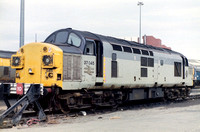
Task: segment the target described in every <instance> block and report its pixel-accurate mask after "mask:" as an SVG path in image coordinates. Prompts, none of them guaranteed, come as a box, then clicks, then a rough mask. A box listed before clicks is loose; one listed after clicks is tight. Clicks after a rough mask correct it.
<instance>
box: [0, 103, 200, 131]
mask: <svg viewBox="0 0 200 132" xmlns="http://www.w3.org/2000/svg"><path fill="white" fill-rule="evenodd" d="M0 104H1V103H0ZM1 108H3V107H1V106H0V109H1ZM56 122H57V124H47V123H43V124H37V125H33V126H30V127H28V126H22V127H14V128H12V129H0V132H10V131H11V132H15V131H16V132H18V131H20V132H27V131H28V132H36V131H37V132H39V131H40V132H200V99H195V100H189V101H184V102H180V103H171V104H168V105H161V106H154V107H149V108H142V109H133V110H125V111H117V112H111V113H107V114H97V115H87V116H79V117H76V118H72V117H71V118H65V119H62V120H56Z"/></svg>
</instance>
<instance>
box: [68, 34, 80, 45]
mask: <svg viewBox="0 0 200 132" xmlns="http://www.w3.org/2000/svg"><path fill="white" fill-rule="evenodd" d="M67 43H68V44H71V45H74V46H76V47H79V46H80V45H81V39H80V38H79V37H78V36H77V35H76V34H74V33H70V35H69V38H68V41H67Z"/></svg>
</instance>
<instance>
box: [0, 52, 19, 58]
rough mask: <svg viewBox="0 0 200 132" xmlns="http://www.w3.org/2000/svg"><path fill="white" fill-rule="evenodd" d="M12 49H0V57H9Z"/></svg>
mask: <svg viewBox="0 0 200 132" xmlns="http://www.w3.org/2000/svg"><path fill="white" fill-rule="evenodd" d="M14 53H15V52H14V51H3V50H0V58H11V56H12V54H14Z"/></svg>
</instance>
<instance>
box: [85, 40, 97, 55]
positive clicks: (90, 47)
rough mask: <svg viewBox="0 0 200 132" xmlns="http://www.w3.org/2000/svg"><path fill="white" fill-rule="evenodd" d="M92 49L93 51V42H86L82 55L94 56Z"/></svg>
mask: <svg viewBox="0 0 200 132" xmlns="http://www.w3.org/2000/svg"><path fill="white" fill-rule="evenodd" d="M94 49H95V48H94V41H86V45H85V51H84V54H85V55H94V53H95V50H94Z"/></svg>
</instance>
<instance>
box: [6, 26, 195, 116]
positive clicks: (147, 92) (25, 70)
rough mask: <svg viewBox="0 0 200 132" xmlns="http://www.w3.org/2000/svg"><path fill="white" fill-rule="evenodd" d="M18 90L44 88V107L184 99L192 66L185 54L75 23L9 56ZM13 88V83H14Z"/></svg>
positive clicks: (55, 108)
mask: <svg viewBox="0 0 200 132" xmlns="http://www.w3.org/2000/svg"><path fill="white" fill-rule="evenodd" d="M11 67H12V68H13V69H15V70H16V74H15V78H16V83H15V85H11V86H10V89H12V90H10V91H12V93H14V94H18V93H20V94H21V95H24V94H25V93H26V91H27V88H28V87H29V86H30V85H34V84H37V85H39V87H40V88H41V95H40V98H39V101H38V102H40V104H41V106H42V108H43V109H46V108H50V109H52V110H62V111H63V112H64V113H65V112H68V111H70V110H71V109H80V108H88V107H96V106H116V105H118V104H121V103H123V102H126V101H132V100H142V99H154V98H165V99H177V98H186V97H187V96H188V95H189V92H190V89H191V88H192V87H193V80H192V74H193V71H192V68H190V67H189V65H188V60H187V58H186V57H185V56H184V55H182V54H181V53H178V52H175V51H173V50H169V49H163V48H158V47H153V46H149V45H144V44H140V43H137V42H133V41H126V40H122V39H118V38H114V37H109V36H103V35H99V34H95V33H91V32H86V31H78V30H74V29H71V28H67V29H61V30H58V31H55V32H53V33H52V34H51V35H50V36H49V37H47V39H46V40H45V41H44V42H42V43H30V44H26V45H24V46H23V47H21V48H20V49H19V51H18V52H17V53H16V54H14V55H12V57H11ZM13 87H15V88H13Z"/></svg>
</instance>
